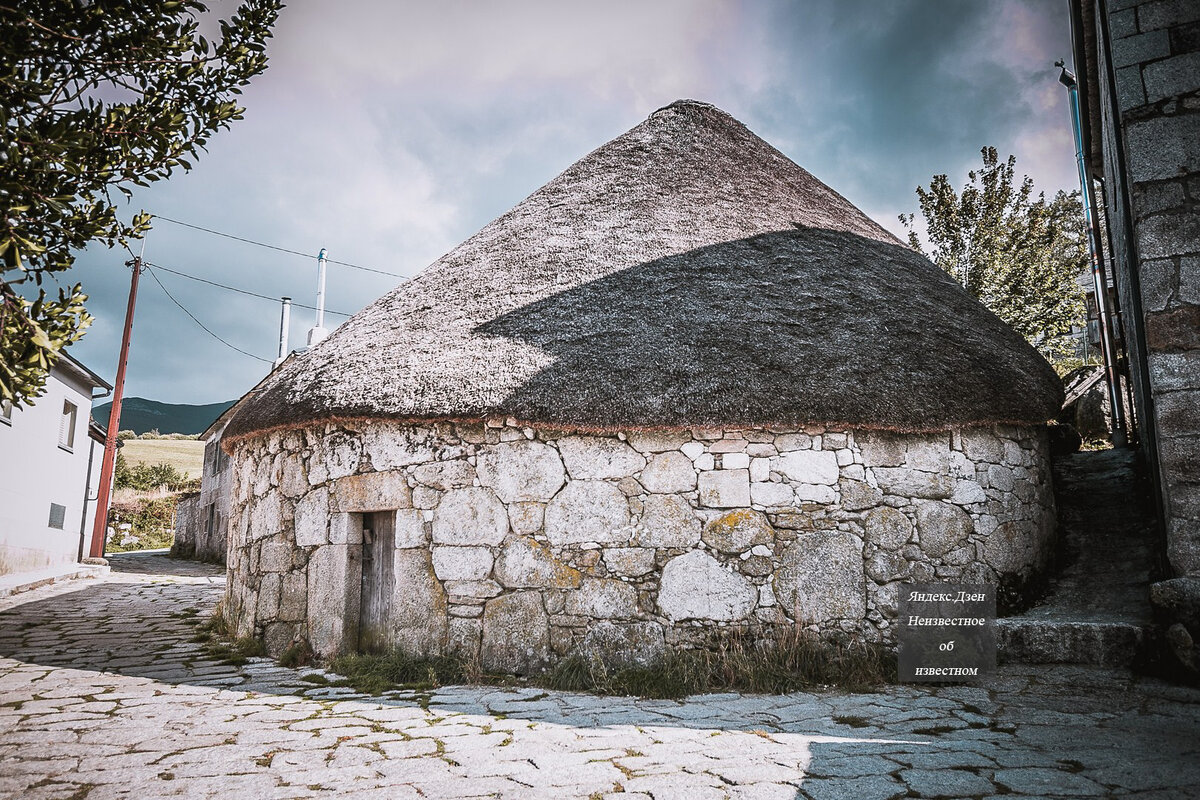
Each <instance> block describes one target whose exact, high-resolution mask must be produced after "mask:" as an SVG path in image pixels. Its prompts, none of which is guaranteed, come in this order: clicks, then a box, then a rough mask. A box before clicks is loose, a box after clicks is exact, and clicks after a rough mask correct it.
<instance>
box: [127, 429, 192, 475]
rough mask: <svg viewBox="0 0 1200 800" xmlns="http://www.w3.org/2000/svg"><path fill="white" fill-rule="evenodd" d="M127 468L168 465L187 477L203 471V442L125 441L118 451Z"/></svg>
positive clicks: (185, 440)
mask: <svg viewBox="0 0 1200 800" xmlns="http://www.w3.org/2000/svg"><path fill="white" fill-rule="evenodd" d="M119 452H120V453H121V454H122V455H124V456H125V461H126V463H127V464H129V466H131V467H132V466H133V465H134V464H150V465H151V466H153V465H155V464H170V465H171V466H172V467H174V468H175V469H177V470H179V471H180V472H186V473H187V474H188V476H189V477H192V478H199V477H200V475H201V473H202V472H203V470H204V442H201V441H199V440H196V439H127V440H126V441H125V446H124V447H122V448H121V449H120V451H119Z"/></svg>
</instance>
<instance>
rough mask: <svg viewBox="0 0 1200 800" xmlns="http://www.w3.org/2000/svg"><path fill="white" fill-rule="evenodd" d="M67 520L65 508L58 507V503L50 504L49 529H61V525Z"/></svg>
mask: <svg viewBox="0 0 1200 800" xmlns="http://www.w3.org/2000/svg"><path fill="white" fill-rule="evenodd" d="M66 519H67V507H66V506H60V505H59V504H58V503H51V504H50V527H51V528H58V529H59V530H60V531H61V530H62V529H63V523H64V522H65V521H66Z"/></svg>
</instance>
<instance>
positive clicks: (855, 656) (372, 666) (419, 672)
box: [330, 630, 896, 698]
mask: <svg viewBox="0 0 1200 800" xmlns="http://www.w3.org/2000/svg"><path fill="white" fill-rule="evenodd" d="M330 669H331V670H332V671H333V672H334V673H336V674H337V675H338V676H341V678H342V679H341V680H340V681H338V682H337V683H336V684H335V685H341V686H351V687H353V688H355V689H357V690H358V691H361V692H367V693H370V694H380V693H382V692H385V691H388V690H389V689H395V688H406V689H430V688H434V687H437V686H443V685H447V684H456V683H469V684H484V685H493V686H494V685H522V684H524V685H533V686H542V687H545V688H547V689H559V690H565V691H583V692H592V693H594V694H599V695H633V696H640V697H657V698H679V697H686V696H688V695H693V694H703V693H705V692H722V691H731V690H732V691H742V692H751V693H770V694H778V693H784V692H793V691H798V690H804V689H812V688H816V687H827V686H834V687H837V688H839V689H842V690H845V691H858V692H861V691H871V690H875V689H878V688H879V687H881V686H883V685H886V684H889V683H895V681H896V659H895V656H894V654H892V653H891V652H890V651H889V650H888V649H887V648H885V647H883V646H881V645H876V644H871V643H864V642H853V643H846V644H835V643H830V642H825V641H821V640H819V639H818V638H817V637H816V636H814V635H810V634H809V633H806V632H804V631H797V630H785V631H783V632H782V633H781V634H779V635H778V636H776V637H775V638H773V639H770V640H767V641H761V640H756V639H755V637H754V636H753V635H752V634H749V633H731V634H728V635H723V636H719V637H717V638H715V639H714V640H713V642H712V648H711V649H704V650H669V651H667V652H666V653H664V654H663V655H662V657H661V658H659V659H658V660H657V661H656V662H655V663H653V664H651V665H649V666H644V667H638V666H630V667H625V668H617V669H613V668H609V667H606V666H605V665H604V664H603V663H601V662H600V661H598V660H593V661H589V660H587V659H585V658H583V657H581V656H571V657H568V658H566V659H564V660H562V661H560V662H559V663H558V664H556V665H555V666H554V667H553V668H551V669H550V670H548V671H546V672H544V673H542V674H540V675H533V676H530V677H527V678H519V677H517V676H512V675H495V674H489V673H486V672H484V671H483V670H482V669H480V667H479V664H478V662H477V661H474V660H467V659H462V658H459V657H456V656H438V657H435V658H414V657H411V656H408V655H406V654H405V653H403V652H400V651H397V650H393V651H391V652H389V653H384V654H378V655H375V654H362V653H354V654H348V655H343V656H339V657H338V658H335V659H334V660H333V662H332V663H331V664H330Z"/></svg>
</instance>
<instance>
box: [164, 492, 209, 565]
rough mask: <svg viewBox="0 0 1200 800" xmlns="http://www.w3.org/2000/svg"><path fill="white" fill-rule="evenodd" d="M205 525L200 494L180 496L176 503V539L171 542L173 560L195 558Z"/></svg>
mask: <svg viewBox="0 0 1200 800" xmlns="http://www.w3.org/2000/svg"><path fill="white" fill-rule="evenodd" d="M203 532H204V523H203V520H202V519H201V514H200V493H199V492H191V493H189V494H183V495H180V496H179V500H178V501H177V502H176V503H175V538H174V540H172V542H171V557H172V558H195V557H196V541H197V540H198V539H199V538H200V536H202V535H203Z"/></svg>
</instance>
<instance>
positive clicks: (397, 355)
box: [223, 101, 1062, 672]
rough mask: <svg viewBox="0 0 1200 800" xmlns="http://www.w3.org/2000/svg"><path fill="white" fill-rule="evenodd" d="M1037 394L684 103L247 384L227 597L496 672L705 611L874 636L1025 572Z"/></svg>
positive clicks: (862, 231) (301, 622)
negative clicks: (944, 593) (913, 591)
mask: <svg viewBox="0 0 1200 800" xmlns="http://www.w3.org/2000/svg"><path fill="white" fill-rule="evenodd" d="M1061 393H1062V389H1061V384H1060V382H1059V381H1058V379H1057V377H1056V376H1055V374H1054V372H1053V370H1051V368H1050V367H1049V365H1048V364H1047V363H1046V362H1045V361H1044V360H1043V359H1042V358H1041V357H1040V356H1039V355H1038V353H1037V352H1036V351H1035V350H1033V349H1032V348H1031V347H1030V346H1029V345H1028V344H1027V343H1026V342H1025V341H1024V340H1023V339H1022V338H1021V337H1020V336H1019V335H1018V334H1016V333H1015V332H1014V331H1012V330H1011V329H1010V328H1009V327H1007V326H1006V325H1005V324H1004V323H1002V322H1001V321H1000V320H999V319H997V318H996V317H995V316H993V315H992V314H991V313H990V312H988V311H987V310H986V309H985V308H984V307H983V306H982V305H980V304H979V303H978V302H976V301H975V300H974V299H973V298H971V297H970V296H969V295H968V294H967V293H966V292H965V291H964V290H963V289H962V288H961V287H960V286H959V285H958V284H957V283H955V282H954V281H953V280H952V279H951V278H950V277H949V276H947V275H946V274H945V273H944V272H942V271H941V270H940V269H939V268H937V267H936V266H934V265H933V264H931V263H930V262H929V261H927V260H926V259H924V258H922V257H921V256H919V255H918V254H916V253H915V252H913V251H912V250H911V249H909V248H908V247H906V246H905V245H904V244H902V243H901V242H900V241H898V240H897V239H896V238H895V237H893V236H892V235H891V234H890V233H888V232H887V231H885V230H884V229H883V228H881V227H880V226H879V225H877V224H876V223H874V222H872V221H871V220H870V219H869V218H867V217H866V216H865V215H864V214H863V213H862V212H860V211H859V210H858V209H856V208H855V207H854V206H852V205H851V204H850V203H848V202H847V201H846V200H845V199H844V198H842V197H841V196H840V195H838V194H837V193H836V192H834V191H833V190H831V189H830V188H829V187H827V186H825V185H824V184H822V183H821V182H820V181H818V180H817V179H816V178H814V177H813V176H812V175H811V174H809V173H808V172H806V171H805V170H804V169H802V168H800V167H799V166H797V165H796V164H794V163H793V162H791V161H790V160H788V159H787V158H786V157H784V156H783V155H782V154H781V153H779V152H778V151H777V150H775V149H774V148H772V147H771V146H769V145H768V144H766V143H765V142H764V141H762V140H761V139H759V138H758V137H757V136H755V135H754V134H752V133H751V132H750V131H749V130H747V129H746V128H745V127H744V126H743V125H741V124H740V123H739V122H737V121H736V120H734V119H733V118H732V117H730V116H729V115H727V114H725V113H724V112H722V111H720V110H718V109H716V108H713V107H712V106H709V105H705V104H702V103H696V102H690V101H681V102H678V103H674V104H672V105H670V106H668V107H666V108H664V109H661V110H659V111H657V112H655V113H654V114H652V115H651V116H650V117H649V119H647V120H646V121H645V122H643V123H642V124H640V125H638V126H637V127H635V128H634V129H633V130H631V131H629V132H628V133H626V134H624V135H622V136H620V137H618V138H616V139H614V140H613V141H611V142H609V143H608V144H605V145H604V146H603V147H601V148H599V149H598V150H596V151H594V152H593V153H591V154H590V155H588V156H586V157H585V158H583V159H582V160H580V161H579V162H577V163H576V164H574V165H573V166H571V167H570V168H569V169H567V170H566V171H565V172H563V173H562V174H561V175H559V176H558V177H557V178H555V179H554V180H552V181H551V182H550V183H548V184H546V185H545V186H544V187H542V188H541V189H539V190H538V191H536V192H535V193H534V194H532V195H531V196H530V197H528V198H527V199H526V200H524V201H523V202H521V203H520V204H518V205H517V206H516V207H515V208H513V209H512V210H511V211H509V212H507V213H506V214H504V215H503V216H501V217H500V218H498V219H497V220H495V221H494V222H492V223H491V224H489V225H488V226H487V227H485V228H484V229H483V230H481V231H480V232H479V233H477V234H476V235H474V236H473V237H471V238H470V239H468V240H467V241H466V242H464V243H463V244H461V245H459V246H458V247H457V248H455V249H454V250H453V251H451V252H450V253H449V254H447V255H446V256H444V257H443V258H441V259H440V260H438V261H437V262H436V263H434V264H433V265H432V266H430V267H429V268H428V269H426V270H425V271H424V272H422V273H421V274H420V275H419V276H418V277H416V278H414V279H413V280H411V281H408V282H406V283H404V284H403V285H401V286H400V287H398V288H397V289H395V290H394V291H392V292H390V293H389V294H387V295H385V296H384V297H382V298H380V299H379V300H378V301H376V302H375V303H373V304H372V305H370V306H369V307H367V308H366V309H364V310H363V311H361V312H360V313H358V314H357V315H355V316H354V317H353V318H351V319H350V320H349V321H347V322H346V323H345V324H343V325H342V326H341V327H340V328H338V329H337V330H336V331H335V332H334V333H333V334H332V335H331V336H329V338H328V339H326V340H325V341H324V342H322V343H321V344H320V345H318V346H316V347H315V348H313V349H311V350H309V351H308V352H305V353H303V354H300V355H298V356H295V357H293V358H291V359H289V360H288V361H287V362H285V363H284V365H283V366H281V367H280V368H279V369H277V370H276V371H275V372H274V373H273V374H271V375H270V376H269V377H268V378H267V379H265V380H264V381H263V382H262V384H260V386H259V387H258V388H257V389H256V390H255V391H254V392H252V393H251V394H250V395H248V396H247V398H245V399H244V400H243V402H242V404H241V407H240V408H239V409H238V411H237V413H236V414H235V415H234V417H233V419H232V420H231V421H230V423H229V426H228V428H227V429H226V432H225V437H224V439H223V441H224V446H225V447H226V449H227V451H228V453H229V455H230V457H231V459H232V468H233V476H234V485H233V497H232V513H231V517H230V520H231V521H230V541H229V562H228V563H229V582H228V590H227V591H228V594H227V597H226V602H225V606H224V607H225V613H226V614H227V616H228V619H229V622H230V623H231V624H232V625H233V626H234V627H235V628H236V631H237V633H238V635H241V636H246V635H253V636H259V637H262V638H264V639H265V641H266V644H267V647H268V650H269V651H270V652H272V653H279V652H281V651H283V650H284V649H286V648H287V647H289V646H291V645H292V644H293V643H297V642H300V641H306V642H307V643H308V644H309V645H310V646H311V647H312V649H313V650H314V651H315V652H316V653H317V654H319V655H322V656H329V655H332V654H335V653H338V652H343V651H349V650H357V649H381V648H388V647H398V648H401V649H403V650H405V651H407V652H409V653H412V654H434V653H442V652H457V653H461V654H465V655H468V656H475V655H477V656H478V657H479V658H480V659H481V661H482V664H483V666H484V667H485V668H487V669H492V670H511V671H518V672H522V671H530V670H535V669H538V668H540V667H543V666H545V665H547V664H549V663H551V662H553V661H554V660H555V659H558V658H561V657H564V656H566V655H568V654H571V653H583V654H585V655H589V656H592V655H598V656H600V657H603V658H605V659H607V660H609V661H610V662H617V663H620V662H629V661H635V662H641V663H646V662H648V661H650V660H652V659H653V658H654V657H655V656H656V654H658V653H660V652H662V650H663V648H664V647H687V646H695V645H696V644H698V643H700V642H703V641H704V640H705V638H706V637H709V636H711V635H712V634H713V632H714V631H715V630H717V629H728V628H730V627H745V628H747V629H750V630H754V631H764V632H769V631H772V630H775V629H777V627H778V626H801V627H803V628H806V629H811V630H817V631H822V632H830V633H832V632H835V631H840V632H843V633H845V634H851V635H854V636H861V637H865V638H869V639H872V640H882V641H890V640H891V630H892V626H893V624H894V619H895V614H896V602H897V591H898V587H899V586H900V585H901V584H902V583H905V582H925V581H947V582H952V583H953V582H963V583H1002V582H1017V583H1019V582H1021V581H1024V580H1028V579H1029V578H1030V577H1031V576H1033V575H1035V574H1036V573H1037V571H1038V570H1039V569H1041V568H1042V567H1043V566H1044V565H1045V563H1046V560H1047V558H1048V556H1049V553H1050V550H1051V545H1052V539H1053V534H1054V508H1053V499H1052V494H1051V487H1050V474H1049V462H1048V453H1047V447H1046V436H1045V426H1044V422H1045V421H1046V420H1047V419H1050V418H1051V417H1053V416H1054V415H1055V414H1056V412H1057V411H1058V407H1059V403H1060V401H1061ZM764 635H765V634H764Z"/></svg>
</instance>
